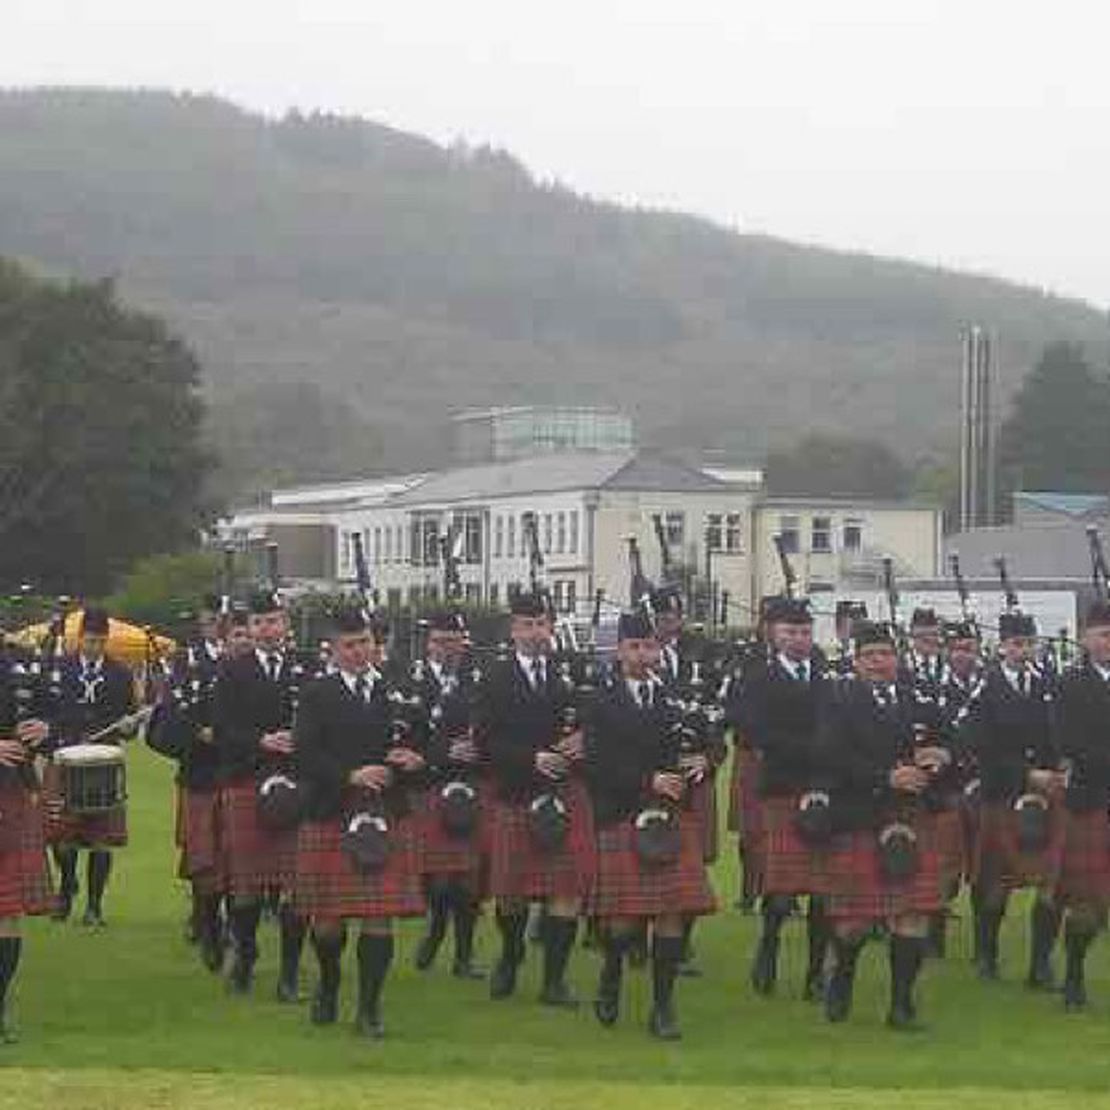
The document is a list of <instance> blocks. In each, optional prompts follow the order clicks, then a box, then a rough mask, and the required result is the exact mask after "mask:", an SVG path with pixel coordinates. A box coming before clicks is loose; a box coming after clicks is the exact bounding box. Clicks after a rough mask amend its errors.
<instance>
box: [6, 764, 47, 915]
mask: <svg viewBox="0 0 1110 1110" xmlns="http://www.w3.org/2000/svg"><path fill="white" fill-rule="evenodd" d="M54 905H55V900H54V892H53V889H52V887H51V883H50V867H49V865H48V863H47V861H46V837H45V827H44V819H43V811H42V808H41V804H40V801H39V799H38V798H36V797H34V796H33V795H31V794H29V793H28V792H27V790H26V789H24V788H23V787H22V786H19V785H18V784H15V783H10V784H6V785H4V786H0V918H5V917H30V916H34V915H39V914H47V913H50V912H51V911H52V910H53V909H54Z"/></svg>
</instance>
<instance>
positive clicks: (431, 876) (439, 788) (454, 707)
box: [412, 610, 486, 979]
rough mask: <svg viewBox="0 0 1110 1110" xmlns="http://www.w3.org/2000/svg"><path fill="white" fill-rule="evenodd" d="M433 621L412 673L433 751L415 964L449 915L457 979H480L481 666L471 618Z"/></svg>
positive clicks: (434, 943) (452, 614)
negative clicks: (477, 709) (473, 652)
mask: <svg viewBox="0 0 1110 1110" xmlns="http://www.w3.org/2000/svg"><path fill="white" fill-rule="evenodd" d="M427 626H428V627H427V641H426V646H425V651H424V658H423V659H422V660H420V661H419V662H418V663H417V665H416V668H415V671H414V674H413V677H412V682H413V684H414V685H415V687H416V692H417V694H418V695H419V697H420V699H421V702H422V703H423V706H424V710H425V717H426V720H427V727H428V730H429V738H428V752H429V755H430V757H431V758H432V759H433V766H432V768H431V773H430V775H429V779H430V785H429V787H428V789H427V791H426V792H425V794H424V796H423V798H422V799H421V805H420V823H421V839H422V845H421V854H422V859H423V868H424V876H425V883H426V886H427V892H428V930H427V932H426V933H425V935H424V938H423V940H422V941H421V942H420V946H419V948H418V949H417V951H416V966H417V968H418V969H420V970H421V971H424V970H427V969H428V968H429V967H431V966H432V964H433V963H434V962H435V958H436V954H437V953H438V951H439V947H440V945H441V944H442V943H443V939H444V937H445V936H446V935H447V926H448V922H449V921H451V922H453V923H454V934H455V958H454V963H453V965H452V973H453V974H454V975H455V976H456V977H457V978H459V979H482V978H485V974H486V973H485V972H483V971H481V970H480V969H478V968H476V967H475V966H474V963H473V955H474V929H475V926H476V924H477V922H478V914H479V910H480V907H481V898H482V871H483V866H482V841H481V836H480V831H481V804H480V796H481V789H482V782H481V769H480V765H479V753H478V746H477V744H476V743H475V741H474V737H473V734H472V724H471V717H472V707H473V704H474V700H475V697H476V683H477V682H478V680H479V672H478V671H477V669H476V668H475V667H474V666H469V665H468V659H467V650H466V649H467V633H466V622H465V619H464V618H463V615H462V614H461V613H460V612H458V611H456V610H441V611H439V612H436V613H433V614H431V616H430V617H429V618H428V621H427ZM449 797H452V798H460V797H461V798H463V802H468V803H469V811H468V812H469V813H470V817H469V818H468V817H467V814H466V813H462V814H461V816H460V808H461V807H462V805H463V802H458V803H455V802H450V801H448V798H449ZM468 821H469V822H470V824H469V827H466V826H467V824H468Z"/></svg>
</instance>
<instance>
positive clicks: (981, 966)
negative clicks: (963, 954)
mask: <svg viewBox="0 0 1110 1110" xmlns="http://www.w3.org/2000/svg"><path fill="white" fill-rule="evenodd" d="M975 974H976V975H978V976H979V978H980V979H981V980H982V981H983V982H984V983H993V982H994V981H995V980H996V979H998V961H997V960H994V959H991V957H990V956H983V955H980V957H979V959H978V960H976V961H975Z"/></svg>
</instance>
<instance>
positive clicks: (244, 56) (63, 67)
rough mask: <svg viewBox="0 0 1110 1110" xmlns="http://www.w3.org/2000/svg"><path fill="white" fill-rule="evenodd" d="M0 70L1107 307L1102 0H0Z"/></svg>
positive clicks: (1108, 76) (1108, 13) (1108, 131)
mask: <svg viewBox="0 0 1110 1110" xmlns="http://www.w3.org/2000/svg"><path fill="white" fill-rule="evenodd" d="M0 8H2V15H3V23H2V28H3V30H2V32H0V34H2V47H0V50H2V52H0V59H2V61H0V81H2V82H3V83H4V84H9V85H25V84H76V83H95V84H112V85H138V84H142V85H158V86H171V87H175V88H190V89H195V90H207V91H214V92H218V93H221V94H223V95H226V96H228V97H230V98H232V99H234V100H237V101H239V102H240V103H243V104H244V105H246V106H249V107H252V108H258V109H263V110H266V111H274V112H277V111H282V110H284V109H285V108H287V107H290V106H298V107H302V108H324V109H330V110H337V111H345V112H351V113H359V114H363V115H367V116H370V117H373V118H375V119H378V120H381V121H383V122H386V123H389V124H391V125H393V126H396V127H400V128H404V129H409V130H414V131H420V132H423V133H425V134H428V135H430V136H432V137H434V138H437V139H441V140H450V139H452V138H454V137H456V136H460V135H461V136H463V137H465V138H467V139H468V140H470V141H473V142H491V143H493V144H495V145H498V146H504V147H506V148H508V149H509V150H511V151H512V152H513V153H515V154H517V155H518V156H519V157H520V158H522V159H523V160H524V161H525V162H526V163H527V164H528V165H529V166H530V167H531V168H532V169H533V170H534V171H535V172H536V173H537V174H538V175H539V176H541V177H553V178H558V179H560V180H562V181H564V182H566V183H567V184H569V185H571V186H573V187H574V188H577V189H580V190H582V191H584V192H588V193H591V194H594V195H597V196H605V197H614V198H618V199H623V200H628V201H633V200H635V201H640V202H642V203H645V204H650V205H666V206H669V207H675V208H681V209H685V210H688V211H693V212H699V213H703V214H706V215H709V216H712V217H714V218H716V219H718V220H720V221H722V222H724V223H728V224H731V225H733V226H736V227H739V228H742V229H743V230H748V231H762V232H767V233H770V234H774V235H780V236H783V237H786V238H791V239H797V240H804V241H811V242H819V243H823V244H828V245H832V246H838V247H845V248H861V249H865V250H871V251H875V252H878V253H883V254H894V255H902V256H906V257H913V258H917V259H921V260H924V261H927V262H936V263H940V264H943V265H948V266H955V267H961V268H973V269H977V270H982V271H987V272H992V273H997V274H1001V275H1004V276H1007V277H1011V278H1015V279H1017V280H1021V281H1025V282H1029V283H1031V284H1034V285H1039V286H1045V287H1047V288H1051V289H1053V290H1056V291H1059V292H1064V293H1069V294H1074V295H1078V296H1084V297H1087V298H1089V299H1091V300H1094V301H1096V302H1097V303H1099V304H1102V305H1104V306H1110V249H1108V248H1110V229H1108V227H1107V205H1108V202H1107V198H1108V197H1110V126H1108V124H1110V64H1107V57H1108V51H1110V8H1108V7H1107V6H1106V5H1105V4H1104V3H1101V2H1099V0H1056V2H1054V3H1052V4H1037V5H1033V4H1030V3H1023V2H1022V0H1009V2H1003V0H962V2H961V0H913V2H911V0H746V2H745V0H671V2H663V0H562V2H561V3H558V4H551V3H545V4H539V3H534V2H532V0H438V2H433V0H398V2H395V0H4V2H3V4H2V5H0Z"/></svg>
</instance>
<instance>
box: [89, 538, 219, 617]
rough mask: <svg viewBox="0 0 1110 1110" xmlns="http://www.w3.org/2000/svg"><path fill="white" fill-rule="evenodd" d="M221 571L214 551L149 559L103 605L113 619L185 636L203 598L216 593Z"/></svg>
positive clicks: (135, 566)
mask: <svg viewBox="0 0 1110 1110" xmlns="http://www.w3.org/2000/svg"><path fill="white" fill-rule="evenodd" d="M222 569H223V560H222V556H221V555H220V554H219V553H217V552H214V551H203V550H197V551H187V552H184V553H182V554H178V555H150V556H147V557H146V558H144V559H140V560H139V561H138V562H137V563H136V564H135V565H134V566H133V567H132V568H131V569H130V570H129V571H128V572H127V574H126V575H125V576H124V577H123V579H122V580H121V581H120V583H119V586H118V588H117V589H116V591H115V593H113V594H112V595H111V596H110V597H108V598H105V599H104V604H105V606H106V607H107V608H108V611H109V612H110V613H111V614H112V615H113V616H118V617H123V618H124V619H126V620H130V621H133V622H134V623H135V624H149V625H153V626H155V627H157V628H159V629H161V630H163V631H166V632H169V633H171V634H173V635H176V636H181V635H185V634H188V632H189V631H190V630H191V624H192V618H193V615H194V614H196V613H197V612H198V611H199V609H200V606H201V603H202V602H203V600H204V597H205V595H206V594H211V593H215V592H218V589H219V583H220V579H221V574H222Z"/></svg>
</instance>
